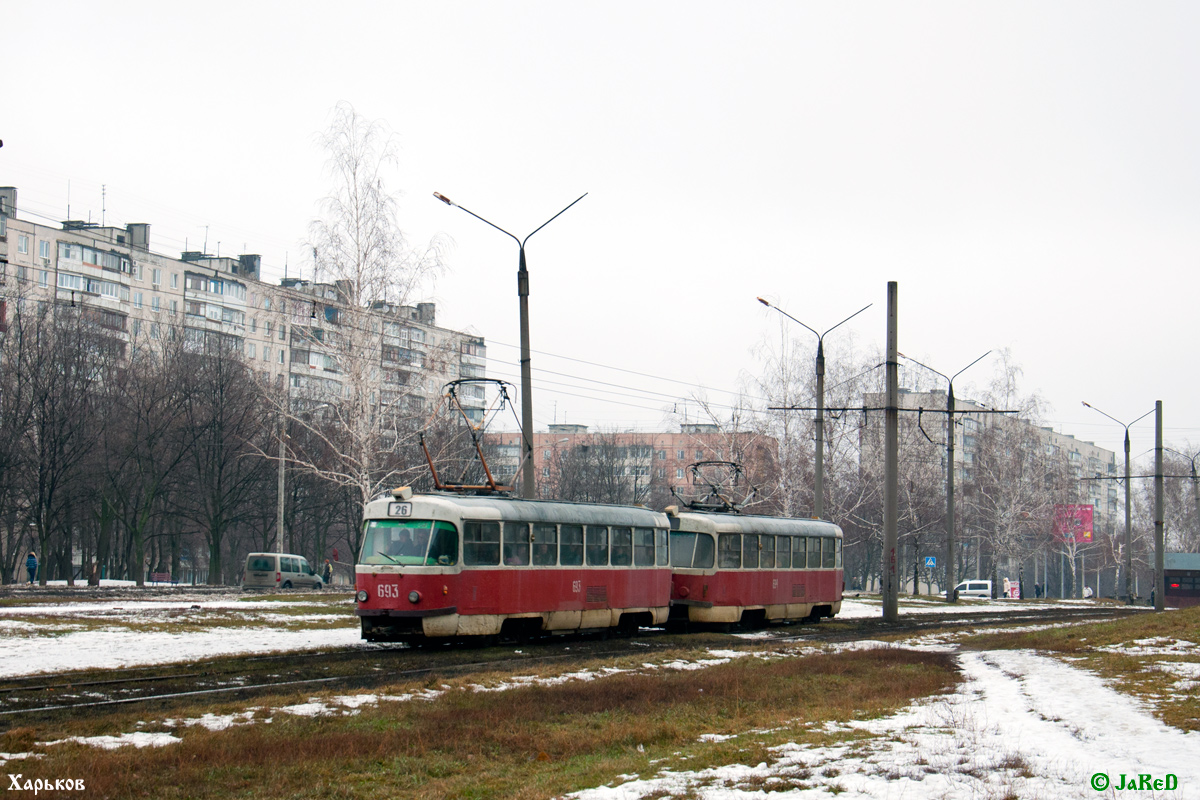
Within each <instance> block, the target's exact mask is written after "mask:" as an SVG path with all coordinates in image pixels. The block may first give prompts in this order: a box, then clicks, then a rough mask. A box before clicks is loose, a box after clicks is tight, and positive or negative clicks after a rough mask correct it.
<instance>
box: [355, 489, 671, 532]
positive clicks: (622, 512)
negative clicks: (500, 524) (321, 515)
mask: <svg viewBox="0 0 1200 800" xmlns="http://www.w3.org/2000/svg"><path fill="white" fill-rule="evenodd" d="M389 502H394V501H391V500H389V499H384V498H381V499H379V500H376V501H374V502H373V503H372V504H371V505H375V503H381V504H382V512H383V513H381V514H379V516H386V515H387V504H388V503H389ZM409 502H412V503H413V504H414V512H416V507H417V506H419V505H421V504H426V503H428V504H429V505H430V506H431V507H433V508H440V509H441V510H443V511H444V512H446V513H452V514H458V515H461V516H462V517H464V518H469V519H481V520H501V521H506V522H552V523H559V524H568V525H572V524H573V525H624V526H630V527H642V528H666V527H669V523H668V521H667V515H666V514H663V513H662V512H660V511H654V510H652V509H649V508H643V507H640V506H618V505H605V504H601V503H572V502H565V501H558V500H523V499H520V498H515V497H498V496H479V495H456V494H432V493H430V494H414V495H413V497H412V500H411V501H409ZM416 515H417V514H414V516H416Z"/></svg>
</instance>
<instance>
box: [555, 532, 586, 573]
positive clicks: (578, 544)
mask: <svg viewBox="0 0 1200 800" xmlns="http://www.w3.org/2000/svg"><path fill="white" fill-rule="evenodd" d="M559 536H560V542H559V547H558V563H560V564H562V565H563V566H564V567H578V566H580V565H581V564H583V526H582V525H563V526H562V527H561V528H560V529H559Z"/></svg>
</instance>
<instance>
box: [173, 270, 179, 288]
mask: <svg viewBox="0 0 1200 800" xmlns="http://www.w3.org/2000/svg"><path fill="white" fill-rule="evenodd" d="M171 288H172V289H178V288H179V273H178V272H172V273H171Z"/></svg>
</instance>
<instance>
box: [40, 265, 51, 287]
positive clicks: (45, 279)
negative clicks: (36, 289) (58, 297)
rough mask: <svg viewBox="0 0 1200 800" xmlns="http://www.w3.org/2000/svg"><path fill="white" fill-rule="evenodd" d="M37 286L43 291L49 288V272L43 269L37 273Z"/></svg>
mask: <svg viewBox="0 0 1200 800" xmlns="http://www.w3.org/2000/svg"><path fill="white" fill-rule="evenodd" d="M38 286H40V287H42V288H43V289H46V288H48V287H49V286H50V271H49V270H45V269H44V270H41V271H40V272H38Z"/></svg>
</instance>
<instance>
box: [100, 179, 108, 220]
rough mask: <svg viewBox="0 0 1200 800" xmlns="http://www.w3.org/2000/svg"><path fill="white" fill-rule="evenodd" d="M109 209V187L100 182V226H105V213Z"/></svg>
mask: <svg viewBox="0 0 1200 800" xmlns="http://www.w3.org/2000/svg"><path fill="white" fill-rule="evenodd" d="M107 210H108V187H107V186H105V185H104V184H103V183H102V184H100V227H101V228H103V227H104V213H105V211H107Z"/></svg>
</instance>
